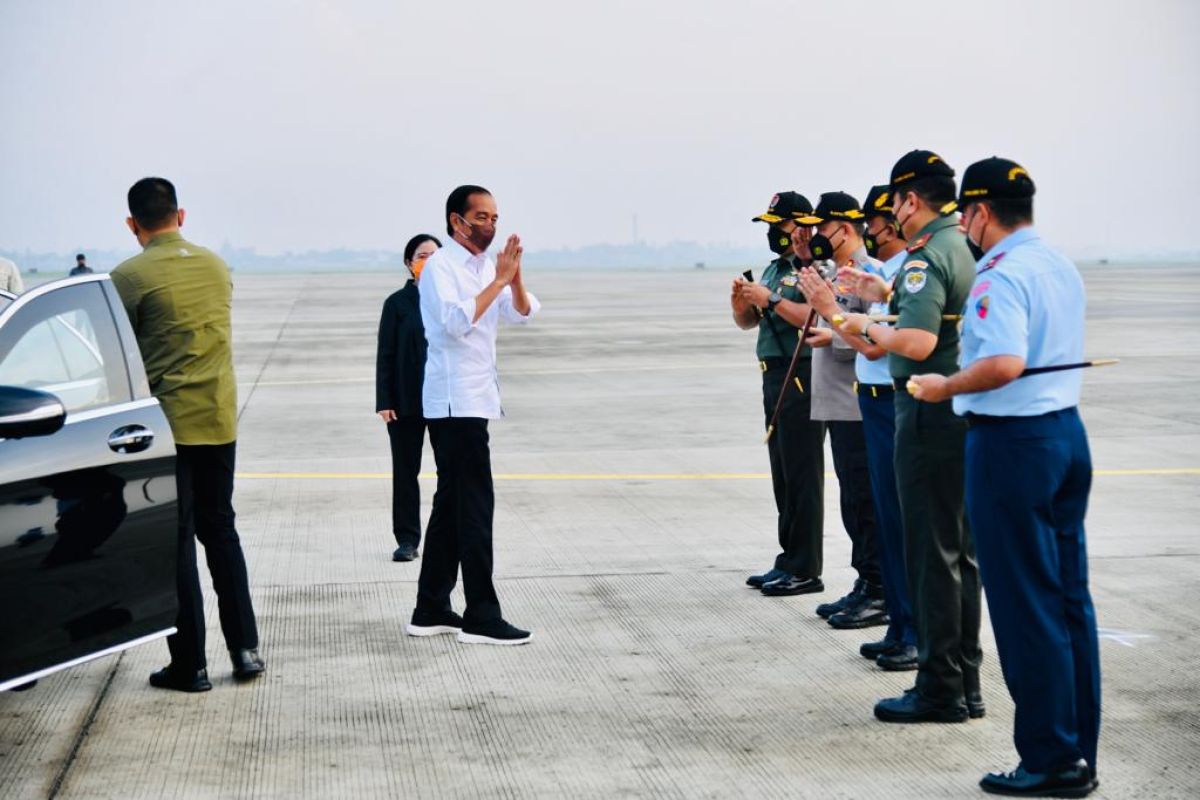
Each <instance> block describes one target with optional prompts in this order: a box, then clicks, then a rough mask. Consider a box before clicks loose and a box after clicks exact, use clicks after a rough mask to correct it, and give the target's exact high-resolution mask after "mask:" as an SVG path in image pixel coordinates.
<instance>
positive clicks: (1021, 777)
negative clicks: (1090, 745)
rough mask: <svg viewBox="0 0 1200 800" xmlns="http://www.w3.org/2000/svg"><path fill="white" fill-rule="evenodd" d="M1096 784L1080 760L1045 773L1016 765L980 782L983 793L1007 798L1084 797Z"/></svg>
mask: <svg viewBox="0 0 1200 800" xmlns="http://www.w3.org/2000/svg"><path fill="white" fill-rule="evenodd" d="M1096 785H1097V784H1096V780H1095V778H1093V777H1092V771H1091V770H1090V769H1088V765H1087V762H1086V761H1084V760H1083V759H1082V758H1081V759H1079V761H1077V762H1076V763H1074V764H1072V765H1071V766H1069V767H1067V768H1066V769H1061V770H1056V771H1055V772H1051V773H1046V774H1043V773H1037V772H1026V770H1025V767H1023V766H1020V765H1018V766H1017V768H1016V769H1014V770H1013V771H1012V772H989V773H988V774H987V775H984V776H983V780H981V781H980V782H979V788H981V789H983V790H984V791H985V792H988V793H990V794H1003V795H1007V796H1009V797H1087V796H1088V795H1089V794H1091V793H1092V790H1093V789H1095V788H1096Z"/></svg>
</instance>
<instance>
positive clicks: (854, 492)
mask: <svg viewBox="0 0 1200 800" xmlns="http://www.w3.org/2000/svg"><path fill="white" fill-rule="evenodd" d="M825 424H826V425H828V426H829V447H830V449H831V450H832V451H833V469H834V471H835V472H836V473H837V479H838V489H839V491H840V494H841V498H840V499H841V507H842V525H843V526H845V528H846V533H847V534H849V535H850V545H851V550H850V566H852V567H854V571H855V572H857V573H858V577H860V578H862V579H863V580H865V581H866V582H867V583H869V584H871V585H872V586H874V587H880V586H882V585H883V577H882V573H881V572H880V569H879V545H878V542H877V541H876V538H875V537H876V533H875V506H874V500H873V498H872V496H871V473H870V470H869V469H868V467H867V463H868V462H867V438H866V436H865V435H864V433H863V424H862V423H861V422H852V421H849V420H846V421H832V422H827V423H825Z"/></svg>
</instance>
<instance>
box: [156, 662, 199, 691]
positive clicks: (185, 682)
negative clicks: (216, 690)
mask: <svg viewBox="0 0 1200 800" xmlns="http://www.w3.org/2000/svg"><path fill="white" fill-rule="evenodd" d="M150 685H151V686H153V687H154V688H156V689H174V690H175V691H177V692H207V691H208V690H209V689H211V688H212V684H211V683H209V682H208V670H206V669H196V670H177V669H175V668H174V667H172V666H171V665H170V664H168V665H167V666H165V667H163V668H162V669H160V670H159V671H158V672H152V673H150Z"/></svg>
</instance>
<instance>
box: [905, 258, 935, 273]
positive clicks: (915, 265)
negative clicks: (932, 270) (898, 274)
mask: <svg viewBox="0 0 1200 800" xmlns="http://www.w3.org/2000/svg"><path fill="white" fill-rule="evenodd" d="M928 267H929V262H928V261H921V260H917V259H914V260H913V261H906V262H905V264H904V269H905V270H906V271H907V270H910V269H927V268H928Z"/></svg>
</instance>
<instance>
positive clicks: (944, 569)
mask: <svg viewBox="0 0 1200 800" xmlns="http://www.w3.org/2000/svg"><path fill="white" fill-rule="evenodd" d="M893 402H894V403H895V406H896V455H895V458H896V488H897V490H898V491H899V494H900V513H901V515H902V516H903V517H904V551H905V558H906V564H907V568H908V591H909V596H910V597H911V598H912V605H913V621H914V622H915V623H916V628H917V662H918V670H917V691H918V692H920V694H921V696H922V697H924V698H926V699H927V700H931V701H933V702H936V703H950V702H960V701H961V700H962V698H963V694H964V692H972V691H977V690H978V689H979V664H980V662H981V661H982V660H983V651H982V650H981V649H980V646H979V617H980V611H981V599H980V581H979V567H978V566H977V564H976V562H975V542H974V540H973V539H972V538H971V530H970V528H969V527H968V526H967V522H966V518H965V515H964V511H963V492H964V477H963V472H964V460H965V457H966V451H965V448H966V433H967V423H966V422H965V421H964V420H963V419H962V418H961V417H956V416H955V415H954V411H953V410H952V409H951V405H950V401H948V400H947V401H946V402H943V403H922V402H918V401H917V400H916V399H914V398H913V397H911V396H910V395H909V394H908V392H905V391H897V392H896V393H895V395H894V400H893Z"/></svg>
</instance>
